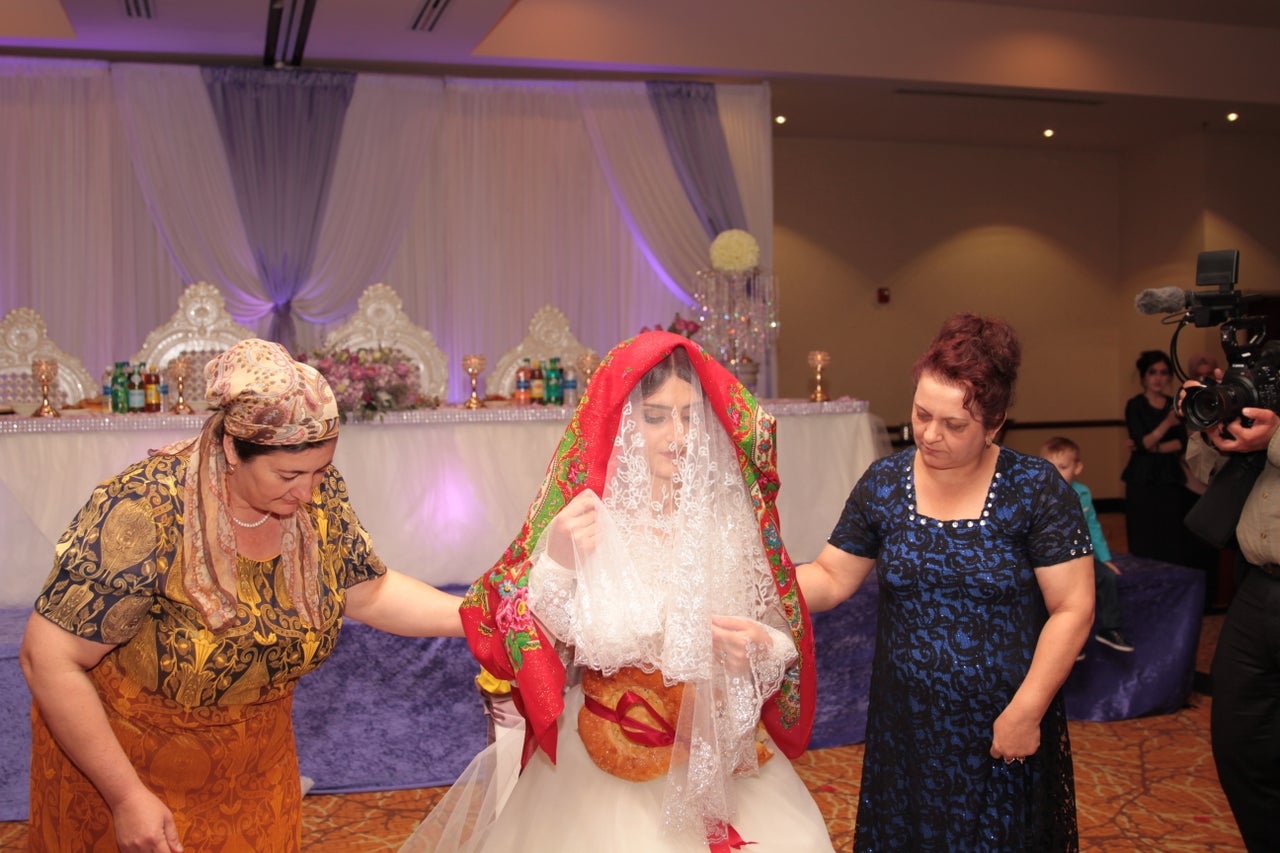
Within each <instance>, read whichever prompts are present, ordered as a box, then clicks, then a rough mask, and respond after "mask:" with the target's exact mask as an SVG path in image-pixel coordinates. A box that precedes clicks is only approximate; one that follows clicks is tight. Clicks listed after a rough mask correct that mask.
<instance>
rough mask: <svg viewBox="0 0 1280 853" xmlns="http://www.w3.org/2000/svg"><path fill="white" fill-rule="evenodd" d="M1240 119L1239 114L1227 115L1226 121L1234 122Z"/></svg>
mask: <svg viewBox="0 0 1280 853" xmlns="http://www.w3.org/2000/svg"><path fill="white" fill-rule="evenodd" d="M1238 118H1240V113H1227V121H1235V120H1236V119H1238Z"/></svg>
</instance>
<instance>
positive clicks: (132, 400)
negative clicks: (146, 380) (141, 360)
mask: <svg viewBox="0 0 1280 853" xmlns="http://www.w3.org/2000/svg"><path fill="white" fill-rule="evenodd" d="M142 371H143V366H142V365H141V364H135V365H134V366H133V370H132V372H131V373H130V374H129V383H128V385H126V386H125V389H126V390H127V392H128V406H129V408H128V411H129V413H130V414H132V413H134V412H141V411H143V410H144V409H145V408H146V405H147V391H146V385H145V384H143V381H142Z"/></svg>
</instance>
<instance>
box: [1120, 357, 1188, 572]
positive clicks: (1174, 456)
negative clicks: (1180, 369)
mask: <svg viewBox="0 0 1280 853" xmlns="http://www.w3.org/2000/svg"><path fill="white" fill-rule="evenodd" d="M1172 375H1173V368H1172V365H1171V363H1170V361H1169V356H1167V355H1165V354H1164V353H1163V352H1161V351H1160V350H1147V351H1145V352H1143V353H1142V354H1141V355H1140V356H1138V376H1139V377H1140V378H1141V380H1142V393H1141V394H1138V395H1136V396H1134V397H1132V398H1130V400H1129V402H1128V403H1126V404H1125V407H1124V420H1125V425H1126V426H1127V427H1128V430H1129V441H1130V443H1131V444H1132V446H1133V452H1132V454H1131V455H1130V456H1129V464H1128V465H1126V466H1125V469H1124V473H1123V474H1122V475H1121V479H1123V480H1124V482H1125V495H1124V512H1125V532H1126V533H1127V534H1128V538H1129V553H1130V554H1133V555H1134V556H1137V557H1150V558H1151V559H1155V560H1163V561H1164V562H1166V563H1178V564H1185V563H1186V562H1187V559H1188V556H1187V554H1188V548H1189V547H1190V545H1191V544H1192V543H1191V539H1190V536H1189V534H1188V533H1187V532H1186V528H1185V527H1184V526H1183V523H1182V517H1183V515H1185V514H1186V510H1187V495H1186V491H1187V489H1186V477H1185V475H1184V474H1183V471H1182V465H1181V462H1180V461H1179V460H1181V458H1182V454H1183V452H1184V451H1185V450H1186V447H1187V431H1186V429H1185V428H1184V427H1183V425H1182V421H1181V419H1179V417H1178V414H1177V412H1175V411H1174V407H1173V398H1172V397H1170V396H1169V394H1168V393H1166V391H1167V389H1168V387H1169V379H1170V377H1171V376H1172Z"/></svg>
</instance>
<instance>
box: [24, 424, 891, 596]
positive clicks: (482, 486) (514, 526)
mask: <svg viewBox="0 0 1280 853" xmlns="http://www.w3.org/2000/svg"><path fill="white" fill-rule="evenodd" d="M765 408H766V410H767V411H769V412H770V413H772V414H773V415H774V416H775V417H777V420H778V469H779V475H780V477H781V480H782V489H781V491H780V493H779V499H778V507H779V512H780V515H781V521H782V535H783V539H784V541H785V542H786V544H787V547H788V550H789V551H790V553H791V556H792V558H793V559H795V560H796V561H797V562H798V561H801V560H807V559H811V558H813V557H815V556H816V555H817V553H818V551H819V550H821V548H822V546H823V544H824V543H825V542H826V539H827V536H828V535H830V533H831V528H832V527H833V526H834V524H835V522H836V519H837V518H838V517H839V515H840V511H841V509H842V508H843V506H844V501H845V498H847V497H848V494H849V490H850V489H851V488H852V487H853V484H854V483H855V482H856V481H857V479H858V477H859V476H860V475H861V474H862V472H863V471H864V470H865V469H866V467H867V466H868V465H869V464H871V462H872V461H873V460H874V459H876V458H877V457H879V456H882V455H884V454H885V453H887V452H888V451H889V441H888V436H887V434H886V432H885V427H884V423H883V421H882V420H881V419H880V418H879V417H877V416H875V415H873V414H871V413H870V412H868V411H867V404H866V402H865V401H862V400H834V401H829V402H825V403H811V402H808V401H800V400H772V401H766V402H765ZM67 414H68V416H66V417H62V418H39V419H37V418H25V417H5V418H0V542H3V543H4V548H5V559H4V560H3V561H0V607H30V606H31V603H32V602H33V601H34V600H35V596H36V594H37V593H38V592H39V589H40V586H41V585H42V583H43V581H44V579H45V576H46V575H47V574H48V572H49V569H50V567H51V566H52V564H53V548H54V544H55V543H56V542H57V541H58V538H59V537H60V536H61V535H62V533H63V531H64V530H65V529H66V527H67V525H68V524H69V523H70V521H71V519H72V518H73V516H74V515H75V513H76V512H77V511H78V510H79V509H80V507H81V506H82V505H83V504H84V502H85V501H86V500H87V499H88V497H89V494H90V492H91V491H92V489H93V487H94V486H95V485H96V484H98V483H99V482H101V481H102V480H104V479H106V478H107V477H109V476H111V475H113V474H115V473H116V472H118V471H120V470H122V469H123V468H125V467H126V466H127V465H129V464H130V463H132V462H134V461H136V460H138V459H141V458H142V457H143V456H145V455H146V453H147V452H148V450H150V449H152V448H157V447H163V446H164V445H166V444H168V443H170V442H173V441H177V440H179V439H182V438H187V437H191V436H194V435H196V434H197V433H198V432H199V429H200V425H201V424H202V423H203V420H204V417H206V415H205V414H195V415H167V414H165V415H146V414H137V415H96V416H80V417H71V416H69V415H70V414H71V413H70V412H68V413H67ZM570 414H571V412H570V410H568V409H566V408H561V407H554V406H553V407H543V406H530V407H511V406H505V407H488V408H483V409H474V410H468V409H463V408H460V407H458V408H440V409H427V410H417V411H409V412H388V413H385V414H383V415H381V416H380V419H379V420H376V421H372V422H361V423H350V424H346V425H344V426H343V428H342V432H341V436H340V439H339V441H338V449H337V452H336V454H335V456H334V464H335V465H337V467H338V469H339V470H340V471H341V472H342V475H343V477H344V478H345V479H346V481H347V487H348V489H349V491H350V494H351V500H352V504H353V505H354V507H355V510H356V513H357V514H358V515H359V516H360V520H361V522H363V524H364V526H365V528H366V529H367V530H368V531H369V533H370V535H371V536H372V537H373V543H374V547H375V548H376V549H377V551H378V554H379V556H381V557H382V559H383V560H384V561H385V562H386V563H387V565H388V566H390V567H392V568H395V569H398V570H400V571H402V572H405V573H406V574H409V575H412V576H414V577H417V578H421V579H422V580H425V581H428V582H430V583H433V584H436V585H447V584H468V583H470V582H471V581H473V580H475V578H476V577H478V576H479V575H480V574H481V573H482V572H483V571H484V570H486V569H488V568H489V567H490V566H492V565H493V563H494V562H496V561H497V559H498V558H499V557H500V556H501V555H502V552H503V550H504V549H505V548H506V547H507V545H508V544H510V542H511V540H512V539H513V538H514V537H515V535H516V534H517V533H518V532H519V530H520V525H521V524H522V523H523V521H524V517H525V514H526V512H527V511H528V508H529V504H530V503H531V502H532V501H533V499H534V496H535V495H536V493H537V491H538V487H539V486H540V485H541V483H542V478H543V475H544V474H545V473H546V468H547V464H548V462H550V460H551V457H552V454H553V453H554V451H555V449H556V446H557V445H558V444H559V441H560V438H561V436H562V434H563V432H564V428H565V425H566V424H567V422H568V420H569V416H570Z"/></svg>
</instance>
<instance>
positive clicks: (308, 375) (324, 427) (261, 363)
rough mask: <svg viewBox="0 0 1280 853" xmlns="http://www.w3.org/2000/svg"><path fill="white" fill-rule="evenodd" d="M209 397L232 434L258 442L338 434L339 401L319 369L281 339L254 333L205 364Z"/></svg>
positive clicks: (298, 440)
mask: <svg viewBox="0 0 1280 853" xmlns="http://www.w3.org/2000/svg"><path fill="white" fill-rule="evenodd" d="M204 375H205V393H204V396H205V399H206V400H208V401H209V405H210V406H213V407H216V408H217V409H218V410H219V411H221V412H222V413H223V428H224V429H225V430H226V431H227V434H228V435H231V436H234V437H235V438H242V439H244V440H245V441H252V442H253V443H254V444H271V445H281V444H302V443H303V442H306V441H324V440H325V439H329V438H333V437H334V436H335V435H337V434H338V402H337V400H335V399H334V396H333V390H332V389H331V388H330V387H329V383H328V382H326V381H325V378H324V376H322V375H321V374H320V371H318V370H316V369H315V368H314V367H312V366H311V365H309V364H303V363H302V362H298V361H294V359H293V356H291V355H289V352H288V351H287V350H286V349H285V348H284V347H282V346H281V345H280V344H277V343H271V342H270V341H261V340H258V339H256V338H251V339H249V340H246V341H241V342H240V343H238V344H236V345H235V346H233V347H231V349H229V350H227V351H226V352H224V353H221V354H220V355H218V356H217V357H215V358H214V359H212V360H211V361H210V362H209V363H208V364H207V365H205V369H204Z"/></svg>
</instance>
